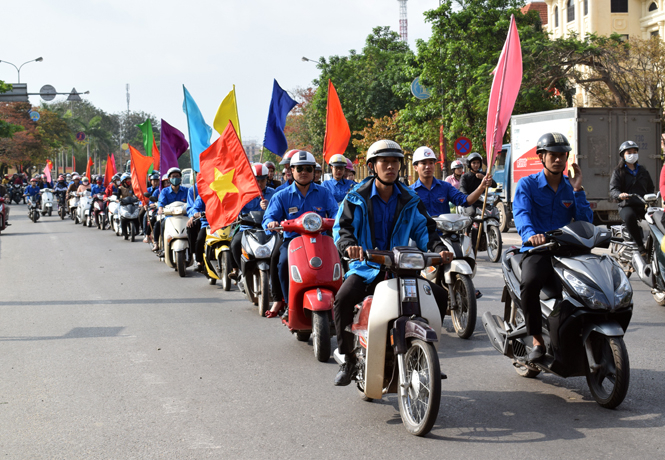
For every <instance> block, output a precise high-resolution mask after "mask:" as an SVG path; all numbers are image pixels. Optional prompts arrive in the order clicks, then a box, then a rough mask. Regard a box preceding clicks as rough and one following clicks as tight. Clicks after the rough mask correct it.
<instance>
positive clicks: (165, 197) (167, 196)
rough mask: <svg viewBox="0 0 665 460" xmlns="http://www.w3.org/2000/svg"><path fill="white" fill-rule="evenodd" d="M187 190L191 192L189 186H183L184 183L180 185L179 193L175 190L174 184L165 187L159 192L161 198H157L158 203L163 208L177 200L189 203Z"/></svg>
mask: <svg viewBox="0 0 665 460" xmlns="http://www.w3.org/2000/svg"><path fill="white" fill-rule="evenodd" d="M187 192H189V188H188V187H183V186H182V185H181V186H180V189H179V190H178V193H175V192H174V191H173V186H171V187H166V188H163V189H162V191H161V192H160V193H159V200H157V204H158V205H159V207H160V208H163V207H164V206H166V205H168V204H171V203H173V202H175V201H182V202H183V203H187Z"/></svg>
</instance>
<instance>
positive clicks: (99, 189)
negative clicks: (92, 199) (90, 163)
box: [90, 184, 106, 195]
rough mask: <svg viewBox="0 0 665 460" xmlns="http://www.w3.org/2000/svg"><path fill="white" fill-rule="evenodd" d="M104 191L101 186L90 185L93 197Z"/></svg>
mask: <svg viewBox="0 0 665 460" xmlns="http://www.w3.org/2000/svg"><path fill="white" fill-rule="evenodd" d="M105 191H106V188H105V187H104V186H103V185H97V184H92V187H91V188H90V192H91V193H92V194H93V195H97V194H98V193H102V194H103V193H104V192H105Z"/></svg>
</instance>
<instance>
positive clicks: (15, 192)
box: [7, 184, 25, 204]
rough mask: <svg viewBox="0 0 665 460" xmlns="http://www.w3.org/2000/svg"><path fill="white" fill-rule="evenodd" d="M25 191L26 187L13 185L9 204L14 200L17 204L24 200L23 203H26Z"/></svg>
mask: <svg viewBox="0 0 665 460" xmlns="http://www.w3.org/2000/svg"><path fill="white" fill-rule="evenodd" d="M24 189H25V187H23V186H22V185H19V184H12V188H11V195H10V199H9V201H8V203H7V204H11V203H12V199H13V200H14V201H15V202H16V204H20V203H21V200H23V203H25V197H24V196H23V192H24Z"/></svg>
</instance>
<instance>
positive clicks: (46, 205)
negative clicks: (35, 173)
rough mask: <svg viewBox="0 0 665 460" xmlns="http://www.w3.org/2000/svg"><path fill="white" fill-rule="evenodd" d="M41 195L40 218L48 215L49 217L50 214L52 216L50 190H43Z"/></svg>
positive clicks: (51, 192)
mask: <svg viewBox="0 0 665 460" xmlns="http://www.w3.org/2000/svg"><path fill="white" fill-rule="evenodd" d="M41 194H42V208H41V213H42V216H45V215H46V214H48V216H49V217H51V214H53V190H52V189H50V188H45V189H42V191H41Z"/></svg>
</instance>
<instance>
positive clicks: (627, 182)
mask: <svg viewBox="0 0 665 460" xmlns="http://www.w3.org/2000/svg"><path fill="white" fill-rule="evenodd" d="M639 150H640V148H639V146H638V145H637V143H635V142H633V141H626V142H624V143H623V144H621V147H619V156H620V157H621V161H620V162H619V164H618V165H617V167H616V168H614V171H613V172H612V178H611V179H610V198H613V199H614V200H618V201H619V216H621V220H623V221H624V223H625V224H626V227H627V228H628V232H629V233H630V236H631V237H632V238H633V241H634V242H635V243H636V244H637V250H638V251H639V252H640V254H641V255H642V257H645V256H646V249H645V248H644V240H643V239H642V229H641V228H640V226H639V224H638V223H637V221H638V220H641V219H644V214H645V213H646V210H645V209H644V203H643V202H642V201H640V200H639V199H638V198H637V197H634V196H631V195H639V196H640V197H643V196H644V195H646V194H647V193H653V191H654V188H655V187H654V184H653V181H652V180H651V175H650V174H649V171H647V169H646V168H645V167H644V166H641V165H640V164H639V163H638V162H637V159H638V156H639V155H638V153H637V152H638V151H639Z"/></svg>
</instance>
